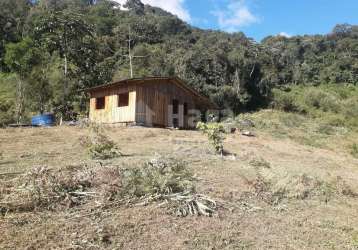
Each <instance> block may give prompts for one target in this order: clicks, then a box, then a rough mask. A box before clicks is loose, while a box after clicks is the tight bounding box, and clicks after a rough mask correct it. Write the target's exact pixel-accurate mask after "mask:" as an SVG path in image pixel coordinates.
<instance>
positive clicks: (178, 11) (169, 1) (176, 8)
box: [115, 0, 191, 22]
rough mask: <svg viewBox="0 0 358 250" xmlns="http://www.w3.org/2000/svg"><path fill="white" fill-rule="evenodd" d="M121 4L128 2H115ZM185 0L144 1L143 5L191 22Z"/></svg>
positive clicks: (124, 0)
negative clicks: (160, 9) (158, 8)
mask: <svg viewBox="0 0 358 250" xmlns="http://www.w3.org/2000/svg"><path fill="white" fill-rule="evenodd" d="M115 1H116V2H118V3H120V4H125V3H126V2H127V0H115ZM184 2H185V0H142V3H144V4H149V5H151V6H155V7H160V8H162V9H163V10H166V11H168V12H170V13H172V14H174V15H177V16H178V17H179V18H181V19H183V20H184V21H187V22H189V21H191V17H190V14H189V11H188V10H187V9H185V7H184Z"/></svg>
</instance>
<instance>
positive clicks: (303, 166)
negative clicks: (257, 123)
mask: <svg viewBox="0 0 358 250" xmlns="http://www.w3.org/2000/svg"><path fill="white" fill-rule="evenodd" d="M290 131H293V130H290ZM87 132H88V130H87V129H85V128H76V127H55V128H48V129H45V128H29V129H1V130H0V154H1V156H0V174H1V175H0V188H2V190H0V203H1V202H2V201H1V198H2V197H5V194H6V186H7V183H9V182H11V181H12V180H14V178H19V173H22V172H27V171H29V170H30V169H33V168H34V167H38V166H46V167H48V168H54V169H61V168H66V167H67V168H68V167H69V166H72V167H76V166H84V165H86V166H87V167H88V168H92V167H93V168H98V167H99V166H100V165H102V167H106V166H120V167H122V166H123V167H126V168H130V167H133V166H138V165H139V164H141V163H142V162H145V161H147V160H149V159H151V158H152V157H153V156H154V154H155V153H160V154H161V155H170V156H174V157H177V158H180V159H184V160H185V161H186V162H187V163H188V167H189V169H190V170H191V171H193V172H194V174H195V176H196V178H197V179H198V182H197V189H198V191H197V192H198V193H201V194H205V195H207V196H209V197H211V198H213V199H214V200H216V201H217V202H218V210H217V214H216V215H215V216H213V217H200V216H188V217H184V218H182V217H176V216H173V215H172V214H170V213H168V211H167V210H166V209H163V208H162V207H159V206H158V203H157V202H153V203H149V204H147V205H118V206H116V205H111V206H101V207H100V206H96V205H95V204H93V202H91V201H89V202H85V203H83V204H81V205H78V206H73V207H61V208H54V209H52V210H50V211H48V210H43V209H34V210H33V211H26V210H25V211H15V210H14V211H11V212H8V211H5V210H4V209H3V210H2V211H1V212H2V216H1V217H0V248H2V249H16V248H17V249H50V248H53V249H107V248H108V249H267V248H274V249H355V248H358V196H357V193H358V159H356V158H354V157H353V156H352V155H351V154H349V152H347V150H346V149H345V148H343V147H340V146H339V145H343V144H342V141H346V139H345V138H341V137H332V138H331V141H330V143H329V147H325V146H322V147H313V146H310V145H306V144H304V143H300V141H298V140H296V139H297V136H296V137H292V136H286V137H282V136H277V135H275V134H273V133H270V132H268V131H256V133H257V137H252V138H251V137H250V138H249V137H245V136H242V135H239V134H230V135H228V136H227V139H226V141H225V149H226V150H227V151H228V152H229V153H230V154H234V155H235V156H234V155H228V156H225V157H224V158H223V159H222V158H221V157H219V156H216V155H213V153H212V151H211V149H210V145H209V144H208V142H207V139H206V138H205V136H203V135H202V134H201V133H200V132H196V131H176V130H165V129H148V128H107V129H106V133H107V135H109V136H110V137H111V138H112V139H113V140H114V141H115V142H116V143H117V144H118V146H119V148H120V149H121V151H122V152H123V153H124V154H125V156H123V157H119V158H116V159H113V160H106V161H98V160H91V159H90V158H89V156H88V155H87V153H86V150H85V149H84V148H83V146H81V144H80V138H81V137H82V136H84V135H86V134H87ZM290 133H292V132H290ZM354 139H356V137H353V138H352V136H350V137H349V138H347V140H351V141H354ZM332 145H333V146H332ZM335 145H336V146H335ZM5 173H7V174H5ZM11 173H15V174H11ZM16 173H18V174H16ZM108 178H110V177H108ZM4 190H5V191H4ZM1 195H3V196H1ZM0 205H1V204H0ZM0 207H1V206H0Z"/></svg>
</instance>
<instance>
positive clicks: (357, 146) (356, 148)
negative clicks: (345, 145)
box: [351, 143, 358, 158]
mask: <svg viewBox="0 0 358 250" xmlns="http://www.w3.org/2000/svg"><path fill="white" fill-rule="evenodd" d="M351 155H353V157H355V158H358V143H353V144H352V146H351Z"/></svg>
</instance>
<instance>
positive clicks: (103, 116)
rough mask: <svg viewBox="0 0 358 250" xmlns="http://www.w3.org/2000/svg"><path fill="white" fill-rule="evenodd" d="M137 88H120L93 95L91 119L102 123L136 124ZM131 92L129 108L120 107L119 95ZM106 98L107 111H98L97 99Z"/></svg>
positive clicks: (99, 91)
mask: <svg viewBox="0 0 358 250" xmlns="http://www.w3.org/2000/svg"><path fill="white" fill-rule="evenodd" d="M135 87H136V86H120V87H113V88H109V89H103V90H97V91H95V92H93V93H91V100H90V114H89V118H90V120H91V121H93V122H100V123H120V122H123V123H124V122H125V123H131V122H135V109H136V88H135ZM126 92H129V106H127V107H118V94H121V93H126ZM103 96H105V100H106V105H105V109H102V110H97V109H96V98H98V97H103Z"/></svg>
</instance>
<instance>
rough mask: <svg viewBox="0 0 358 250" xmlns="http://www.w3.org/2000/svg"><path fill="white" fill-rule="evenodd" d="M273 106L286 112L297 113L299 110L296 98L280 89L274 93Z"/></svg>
mask: <svg viewBox="0 0 358 250" xmlns="http://www.w3.org/2000/svg"><path fill="white" fill-rule="evenodd" d="M272 92H273V96H274V101H273V106H274V107H275V108H276V109H281V110H283V111H286V112H296V111H298V110H299V108H298V106H297V104H296V100H295V97H294V95H293V94H292V93H288V92H285V91H282V90H279V89H274V90H273V91H272Z"/></svg>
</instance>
